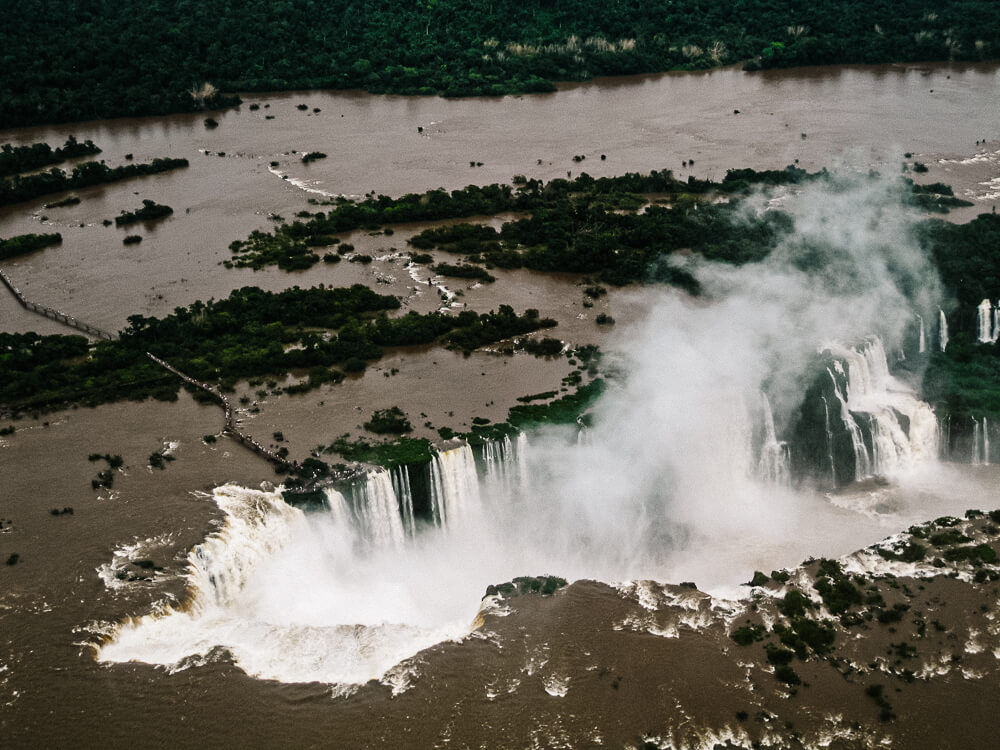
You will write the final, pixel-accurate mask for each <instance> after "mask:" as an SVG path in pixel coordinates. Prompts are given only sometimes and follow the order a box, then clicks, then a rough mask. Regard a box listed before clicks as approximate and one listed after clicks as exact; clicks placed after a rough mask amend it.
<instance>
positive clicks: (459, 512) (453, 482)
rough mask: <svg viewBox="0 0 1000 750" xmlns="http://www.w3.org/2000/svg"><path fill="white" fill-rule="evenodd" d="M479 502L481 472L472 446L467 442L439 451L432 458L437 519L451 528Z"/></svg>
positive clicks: (433, 506)
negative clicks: (479, 473)
mask: <svg viewBox="0 0 1000 750" xmlns="http://www.w3.org/2000/svg"><path fill="white" fill-rule="evenodd" d="M478 506H479V475H478V474H477V473H476V459H475V456H474V455H473V453H472V448H470V447H469V446H468V445H463V446H460V447H458V448H453V449H451V450H449V451H444V452H442V453H438V454H436V455H435V456H434V459H433V460H432V462H431V509H432V512H433V514H434V522H435V523H436V524H437V525H439V526H441V527H444V528H448V527H449V526H451V525H453V524H454V523H456V522H458V521H460V519H462V518H463V517H465V516H467V515H469V514H470V513H471V512H472V509H474V508H477V507H478Z"/></svg>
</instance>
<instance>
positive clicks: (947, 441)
mask: <svg viewBox="0 0 1000 750" xmlns="http://www.w3.org/2000/svg"><path fill="white" fill-rule="evenodd" d="M938 445H939V446H940V449H939V450H938V458H941V459H947V458H948V456H949V454H950V453H951V415H950V414H946V415H945V416H944V419H943V420H941V423H940V424H939V425H938Z"/></svg>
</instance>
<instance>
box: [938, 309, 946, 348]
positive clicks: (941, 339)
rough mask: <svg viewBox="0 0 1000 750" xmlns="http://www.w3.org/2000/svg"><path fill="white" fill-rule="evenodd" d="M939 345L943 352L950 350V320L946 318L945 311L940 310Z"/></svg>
mask: <svg viewBox="0 0 1000 750" xmlns="http://www.w3.org/2000/svg"><path fill="white" fill-rule="evenodd" d="M938 345H939V346H940V347H941V351H944V350H945V349H947V348H948V318H947V317H945V314H944V310H942V309H941V308H940V307H939V308H938Z"/></svg>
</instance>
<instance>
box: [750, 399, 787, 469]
mask: <svg viewBox="0 0 1000 750" xmlns="http://www.w3.org/2000/svg"><path fill="white" fill-rule="evenodd" d="M760 411H761V427H762V430H763V442H762V444H761V447H760V458H759V460H758V462H757V476H759V477H760V478H761V479H765V480H767V481H769V482H774V483H775V484H788V483H789V482H790V481H791V457H790V456H789V452H788V444H787V443H785V442H783V441H779V440H778V436H777V434H776V432H775V429H774V413H773V412H772V411H771V402H770V401H768V399H767V396H766V395H765V394H763V393H761V394H760Z"/></svg>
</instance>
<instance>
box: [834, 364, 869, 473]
mask: <svg viewBox="0 0 1000 750" xmlns="http://www.w3.org/2000/svg"><path fill="white" fill-rule="evenodd" d="M827 372H828V373H830V380H831V381H833V392H834V393H835V394H836V396H837V400H838V401H840V419H841V421H842V422H843V423H844V427H845V428H847V434H848V435H850V436H851V446H852V448H853V449H854V480H855V481H858V480H861V479H864V478H865V477H866V476H868V475H869V474H871V459H870V458H869V457H868V448H867V447H866V446H865V440H864V438H863V437H862V435H861V428H860V427H858V423H857V422H855V421H854V415H852V414H851V410H850V409H849V408H848V406H847V397H846V396H845V395H844V393H843V392H842V391H841V390H840V385H839V384H838V383H837V378H836V377H834V374H833V371H832V370H829V369H828V370H827Z"/></svg>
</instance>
